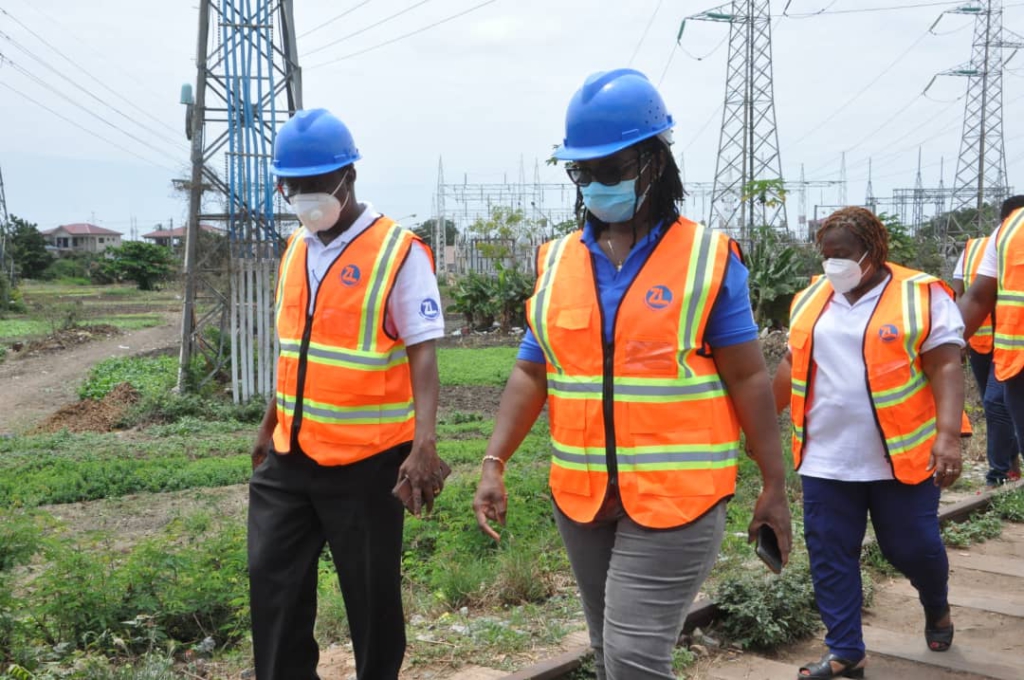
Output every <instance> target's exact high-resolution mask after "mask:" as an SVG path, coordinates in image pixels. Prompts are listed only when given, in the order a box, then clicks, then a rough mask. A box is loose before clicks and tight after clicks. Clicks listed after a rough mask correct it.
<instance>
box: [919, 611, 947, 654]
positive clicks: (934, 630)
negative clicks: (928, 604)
mask: <svg viewBox="0 0 1024 680" xmlns="http://www.w3.org/2000/svg"><path fill="white" fill-rule="evenodd" d="M948 615H949V605H948V604H947V605H946V606H945V607H943V608H942V609H933V610H928V609H925V610H924V641H925V642H927V643H928V649H930V650H931V651H933V652H944V651H946V650H947V649H949V648H950V646H951V645H952V644H953V622H952V621H950V622H949V625H948V626H942V627H940V626H938V625H936V624H937V623H938V622H939V621H940V620H942V619H944V618H946V616H948Z"/></svg>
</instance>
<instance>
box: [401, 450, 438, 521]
mask: <svg viewBox="0 0 1024 680" xmlns="http://www.w3.org/2000/svg"><path fill="white" fill-rule="evenodd" d="M451 473H452V468H451V466H450V465H448V463H446V462H444V461H443V460H442V461H441V479H442V480H444V479H448V475H450V474H451ZM395 496H397V497H398V500H400V501H401V502H402V505H404V506H405V507H406V508H408V509H409V512H412V484H410V483H409V478H408V477H406V478H405V479H403V480H402V484H401V486H399V487H398V491H396V492H395Z"/></svg>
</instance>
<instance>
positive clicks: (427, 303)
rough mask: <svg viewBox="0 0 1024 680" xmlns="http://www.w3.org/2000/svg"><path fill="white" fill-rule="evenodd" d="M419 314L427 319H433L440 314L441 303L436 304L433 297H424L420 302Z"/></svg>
mask: <svg viewBox="0 0 1024 680" xmlns="http://www.w3.org/2000/svg"><path fill="white" fill-rule="evenodd" d="M420 316H422V317H423V318H424V319H427V320H428V321H433V320H434V319H436V318H437V317H439V316H441V305H439V304H437V300H435V299H434V298H424V300H423V302H421V303H420Z"/></svg>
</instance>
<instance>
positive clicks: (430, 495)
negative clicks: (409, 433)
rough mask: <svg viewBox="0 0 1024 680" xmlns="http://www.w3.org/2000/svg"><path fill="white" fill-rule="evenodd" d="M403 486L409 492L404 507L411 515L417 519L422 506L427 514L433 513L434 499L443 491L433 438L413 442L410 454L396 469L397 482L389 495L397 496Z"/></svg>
mask: <svg viewBox="0 0 1024 680" xmlns="http://www.w3.org/2000/svg"><path fill="white" fill-rule="evenodd" d="M403 484H408V485H409V488H410V490H411V493H410V494H409V499H410V502H409V504H408V505H407V506H406V507H408V508H409V511H410V512H412V514H414V515H416V516H417V517H419V516H420V512H421V511H422V509H423V507H424V506H426V508H427V512H428V513H430V512H433V510H434V499H435V498H437V497H438V496H439V495H440V494H441V490H442V489H444V478H443V477H442V475H441V459H440V458H438V457H437V445H436V442H435V439H434V438H433V437H430V438H427V439H424V440H422V441H419V440H417V441H414V442H413V445H412V452H411V453H410V454H409V457H408V458H406V459H405V462H403V463H402V466H401V467H400V468H398V480H397V483H396V484H395V488H394V489H392V490H391V493H393V494H395V495H396V496H397V495H399V489H400V488H401V486H402V485H403Z"/></svg>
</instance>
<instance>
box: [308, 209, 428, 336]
mask: <svg viewBox="0 0 1024 680" xmlns="http://www.w3.org/2000/svg"><path fill="white" fill-rule="evenodd" d="M361 206H362V208H363V212H362V213H361V214H360V215H359V217H357V218H356V221H355V222H353V223H352V226H350V227H349V228H348V229H346V230H345V231H343V232H341V234H339V235H338V236H337V237H335V239H334V240H333V241H331V242H330V243H328V244H327V245H324V243H323V241H321V240H320V239H319V237H317V235H316V234H314V233H312V232H310V231H308V230H305V231H304V232H303V235H302V237H303V239H305V241H306V248H307V252H308V255H307V257H306V269H307V271H308V272H309V309H310V311H311V312H312V310H313V303H314V301H315V300H316V292H317V290H318V289H319V288H320V281H321V279H323V277H324V275H326V274H327V270H328V269H330V267H331V265H332V264H333V263H334V261H335V260H336V259H338V256H339V255H341V251H342V250H344V249H345V246H347V245H348V244H349V243H351V241H352V239H354V238H355V237H356V236H358V235H359V234H361V233H362V232H363V231H365V230H366V229H367V228H368V227H369V226H370V225H371V224H373V222H374V221H375V220H376V219H377V218H378V217H380V213H378V212H377V211H375V210H374V209H373V206H372V205H370V204H369V203H363V204H361ZM384 328H385V330H387V332H388V333H390V334H391V335H394V336H397V337H399V338H401V339H402V342H404V343H405V345H406V346H407V347H408V346H410V345H416V344H419V343H421V342H426V341H427V340H436V339H437V338H442V337H444V313H443V312H442V310H441V294H440V293H439V292H438V289H437V277H436V276H434V269H433V266H432V265H431V262H430V258H429V257H427V253H426V251H425V250H424V249H423V248H421V247H419V246H418V245H415V244H413V246H412V248H410V249H409V256H408V257H407V258H406V259H405V262H404V263H403V264H402V268H401V269H400V270H398V276H397V278H396V279H395V286H394V288H393V289H392V291H391V295H390V296H388V306H387V310H386V311H385V312H384Z"/></svg>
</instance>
